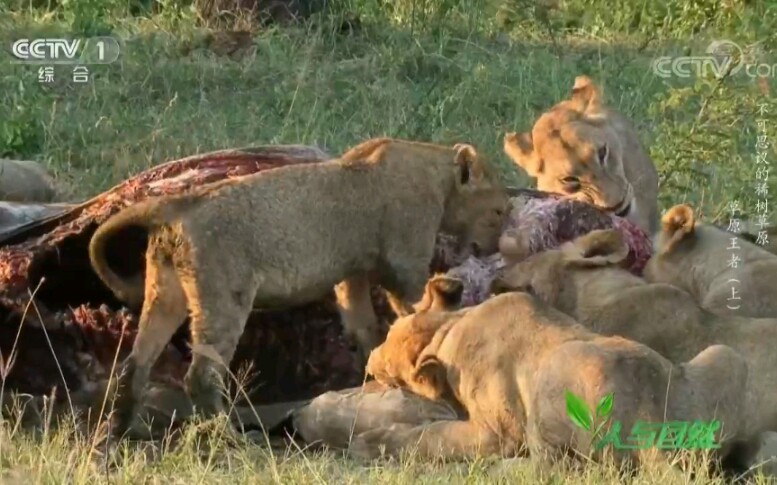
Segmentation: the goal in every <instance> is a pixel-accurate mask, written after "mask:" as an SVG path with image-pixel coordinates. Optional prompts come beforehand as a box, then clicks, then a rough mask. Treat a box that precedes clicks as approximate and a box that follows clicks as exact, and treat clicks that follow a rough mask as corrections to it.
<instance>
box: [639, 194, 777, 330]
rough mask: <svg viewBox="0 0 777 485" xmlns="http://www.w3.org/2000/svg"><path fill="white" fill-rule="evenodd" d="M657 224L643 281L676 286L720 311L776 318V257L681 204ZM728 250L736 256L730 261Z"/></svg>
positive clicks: (729, 313) (709, 308)
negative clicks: (700, 218)
mask: <svg viewBox="0 0 777 485" xmlns="http://www.w3.org/2000/svg"><path fill="white" fill-rule="evenodd" d="M662 226H663V227H662V230H661V232H660V233H659V234H658V236H657V238H656V239H657V244H656V246H655V247H656V252H655V254H654V255H653V257H652V258H650V260H649V261H648V263H647V265H646V266H645V272H644V275H645V276H644V277H645V279H646V280H647V281H649V282H652V283H669V284H671V285H675V286H679V287H680V288H682V289H684V290H685V291H687V292H688V293H690V294H691V295H692V296H693V298H694V300H695V301H696V302H697V303H698V304H699V305H700V306H701V307H702V308H704V309H705V310H709V311H711V312H713V313H717V314H720V315H739V316H743V317H753V318H766V317H772V318H777V256H775V255H774V254H772V253H770V252H769V251H766V250H764V249H762V248H760V247H758V245H756V244H752V243H750V242H748V241H747V240H745V239H743V238H741V237H737V235H736V234H732V233H729V232H726V231H724V230H722V229H718V228H717V227H714V226H711V225H708V224H702V223H700V222H698V221H696V220H695V219H694V214H693V209H691V207H690V206H688V205H686V204H679V205H676V206H674V207H672V208H670V209H669V210H668V211H667V212H666V214H664V217H663V218H662ZM732 253H735V254H736V256H737V260H736V262H735V264H733V265H732V263H731V260H732ZM732 288H733V289H734V290H733V291H732Z"/></svg>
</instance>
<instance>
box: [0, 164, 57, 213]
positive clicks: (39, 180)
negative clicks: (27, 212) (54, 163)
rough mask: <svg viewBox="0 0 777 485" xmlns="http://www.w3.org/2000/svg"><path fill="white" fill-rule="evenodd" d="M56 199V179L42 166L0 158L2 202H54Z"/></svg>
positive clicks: (0, 193) (0, 195) (0, 198)
mask: <svg viewBox="0 0 777 485" xmlns="http://www.w3.org/2000/svg"><path fill="white" fill-rule="evenodd" d="M56 197H57V189H56V184H55V183H54V179H53V178H52V177H51V174H49V172H48V171H47V170H46V169H45V168H44V167H43V166H42V165H41V164H39V163H38V162H34V161H32V160H10V159H7V158H0V201H8V202H52V201H53V200H54V199H56Z"/></svg>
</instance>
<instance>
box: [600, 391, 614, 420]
mask: <svg viewBox="0 0 777 485" xmlns="http://www.w3.org/2000/svg"><path fill="white" fill-rule="evenodd" d="M613 399H614V395H613V393H609V394H607V395H605V396H604V397H602V399H601V400H600V401H599V404H597V405H596V417H597V418H598V419H607V418H608V417H609V416H610V414H611V413H612V403H613Z"/></svg>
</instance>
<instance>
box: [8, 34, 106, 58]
mask: <svg viewBox="0 0 777 485" xmlns="http://www.w3.org/2000/svg"><path fill="white" fill-rule="evenodd" d="M119 53H120V46H119V42H118V41H117V40H116V39H114V38H113V37H89V38H86V39H52V38H46V39H18V40H16V41H14V43H13V44H11V54H12V55H13V56H14V57H15V58H16V59H15V60H14V61H13V62H14V63H17V64H22V63H23V64H110V63H111V62H114V61H115V60H116V59H118V58H119Z"/></svg>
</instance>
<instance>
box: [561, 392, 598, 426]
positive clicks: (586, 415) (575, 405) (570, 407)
mask: <svg viewBox="0 0 777 485" xmlns="http://www.w3.org/2000/svg"><path fill="white" fill-rule="evenodd" d="M564 396H565V398H566V401H567V416H569V419H571V420H572V422H573V423H575V424H576V425H577V426H579V427H581V428H583V429H585V430H587V431H591V427H592V426H593V422H594V418H593V416H592V415H591V410H590V409H589V408H588V405H587V404H586V403H585V401H583V400H582V399H580V397H578V396H575V395H574V394H573V393H571V392H569V391H564Z"/></svg>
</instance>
